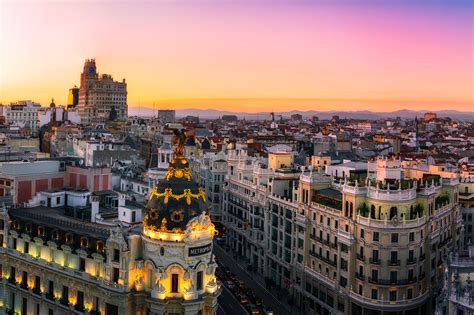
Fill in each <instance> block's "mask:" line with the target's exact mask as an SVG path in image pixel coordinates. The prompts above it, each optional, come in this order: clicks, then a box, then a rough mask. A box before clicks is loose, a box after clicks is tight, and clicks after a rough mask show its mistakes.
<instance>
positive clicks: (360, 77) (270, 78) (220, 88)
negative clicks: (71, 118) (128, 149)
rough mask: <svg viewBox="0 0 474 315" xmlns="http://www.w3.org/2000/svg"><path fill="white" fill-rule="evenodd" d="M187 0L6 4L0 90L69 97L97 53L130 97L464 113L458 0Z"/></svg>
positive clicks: (1, 96)
mask: <svg viewBox="0 0 474 315" xmlns="http://www.w3.org/2000/svg"><path fill="white" fill-rule="evenodd" d="M195 3H196V2H193V3H190V2H186V1H177V2H173V3H171V2H167V1H161V2H157V3H156V2H155V3H152V2H148V1H144V2H142V3H140V6H136V5H133V3H132V2H130V1H121V2H120V3H111V2H108V1H105V2H96V1H88V2H85V3H79V2H77V1H52V2H50V1H39V2H33V1H20V2H19V3H18V2H13V1H5V2H2V4H1V5H0V16H1V17H2V19H1V20H2V22H1V23H0V25H1V26H0V27H1V30H0V33H1V34H2V35H3V36H2V40H1V41H0V46H1V52H0V54H1V56H0V57H1V67H0V102H3V103H7V102H11V101H16V100H18V99H32V100H34V101H38V102H40V103H41V104H42V105H43V106H47V105H48V104H49V102H50V100H51V98H53V97H54V99H55V100H56V102H57V103H59V104H66V100H67V91H68V89H69V88H70V87H72V86H74V85H77V86H78V85H79V81H80V80H79V76H80V72H81V68H82V64H83V62H84V60H85V59H86V58H94V57H95V58H96V60H97V62H98V66H97V70H98V72H99V73H107V74H112V75H113V76H114V79H115V80H121V79H122V78H126V80H127V84H128V93H129V95H128V104H129V106H131V107H134V106H142V107H149V108H152V107H153V106H155V108H156V109H159V108H161V109H165V108H176V109H184V108H200V109H206V108H213V109H222V110H232V111H235V110H236V109H239V110H241V111H242V112H258V111H272V110H275V111H286V110H322V111H328V110H341V109H344V110H371V111H374V110H379V109H380V107H381V106H384V107H383V109H384V111H395V110H399V109H414V110H420V109H430V110H434V111H436V110H443V109H457V110H460V111H472V108H473V104H474V95H473V89H472V86H473V73H474V71H473V67H474V64H473V60H472V55H473V51H472V27H473V18H472V12H473V11H472V8H473V7H472V3H470V2H468V1H455V2H450V4H440V3H436V4H430V2H429V1H418V2H416V4H409V2H408V1H396V2H392V3H391V4H381V3H380V2H377V1H358V2H357V4H355V2H351V4H349V2H347V1H346V2H341V1H339V2H337V3H334V2H331V3H329V2H323V1H318V2H305V1H300V2H297V3H296V4H290V2H289V1H277V2H270V1H260V2H258V3H257V4H252V3H250V2H249V1H231V2H225V3H218V2H217V1H199V2H198V4H195ZM25 21H28V22H26V23H25ZM83 21H88V23H87V24H85V25H84V24H82V22H83ZM124 21H125V22H124ZM33 28H34V29H35V32H34V33H33V32H31V30H32V29H33ZM153 104H154V105H153Z"/></svg>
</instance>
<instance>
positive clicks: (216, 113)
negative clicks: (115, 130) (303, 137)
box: [129, 107, 474, 120]
mask: <svg viewBox="0 0 474 315" xmlns="http://www.w3.org/2000/svg"><path fill="white" fill-rule="evenodd" d="M156 112H157V111H156V110H153V109H151V108H147V107H129V115H130V116H135V115H136V116H142V117H149V116H153V114H154V113H155V114H156ZM426 112H430V111H429V110H417V111H413V110H408V109H402V110H397V111H394V112H371V111H327V112H326V111H325V112H323V111H313V110H310V111H299V110H294V111H289V112H275V119H276V120H277V119H279V118H280V115H282V116H283V118H288V117H290V116H291V115H293V114H300V115H302V116H303V117H305V118H309V117H312V116H317V117H318V118H319V119H331V118H332V116H334V115H337V116H339V117H340V118H352V119H370V120H375V119H383V118H396V117H400V118H402V119H406V118H411V119H413V118H415V117H416V116H417V117H423V114H424V113H426ZM434 112H435V113H437V115H438V117H450V118H453V119H459V120H474V112H460V111H456V110H441V111H434ZM188 115H189V116H199V117H200V118H202V119H216V118H219V117H222V116H223V115H236V116H237V117H238V118H239V119H242V118H244V117H245V119H249V120H265V119H267V120H269V119H271V117H270V112H259V113H239V112H231V111H222V110H216V109H195V108H190V109H179V110H176V117H178V118H181V117H185V116H188Z"/></svg>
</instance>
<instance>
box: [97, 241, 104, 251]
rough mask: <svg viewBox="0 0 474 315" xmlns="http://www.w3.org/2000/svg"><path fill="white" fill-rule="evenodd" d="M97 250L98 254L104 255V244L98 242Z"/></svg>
mask: <svg viewBox="0 0 474 315" xmlns="http://www.w3.org/2000/svg"><path fill="white" fill-rule="evenodd" d="M96 249H97V251H98V252H100V253H103V252H104V242H102V241H98V242H97V244H96Z"/></svg>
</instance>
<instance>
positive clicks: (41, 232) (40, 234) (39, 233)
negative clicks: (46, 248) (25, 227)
mask: <svg viewBox="0 0 474 315" xmlns="http://www.w3.org/2000/svg"><path fill="white" fill-rule="evenodd" d="M38 236H44V227H42V226H40V227H38Z"/></svg>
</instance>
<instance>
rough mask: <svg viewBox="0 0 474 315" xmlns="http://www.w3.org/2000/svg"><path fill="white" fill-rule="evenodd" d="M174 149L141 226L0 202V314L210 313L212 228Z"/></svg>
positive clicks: (216, 289)
mask: <svg viewBox="0 0 474 315" xmlns="http://www.w3.org/2000/svg"><path fill="white" fill-rule="evenodd" d="M180 148H182V146H179V145H178V150H177V151H176V152H175V154H174V157H173V160H172V161H171V163H170V168H169V174H172V175H170V176H167V179H164V180H163V181H161V182H160V183H159V184H158V185H157V187H155V188H154V190H153V192H152V193H151V194H150V199H149V201H148V203H147V205H146V206H145V218H144V221H143V224H135V225H127V226H125V225H123V224H117V222H116V221H115V222H111V221H109V222H107V221H106V220H105V221H102V222H101V223H98V222H95V220H94V219H93V218H95V217H96V216H91V215H90V212H92V210H93V209H90V208H87V207H83V208H81V209H79V208H77V207H76V208H75V209H74V211H73V212H74V214H72V212H71V210H72V209H70V208H67V207H66V206H64V205H61V204H58V205H56V203H53V204H51V206H50V205H48V207H45V206H44V205H43V204H42V205H40V206H33V205H30V206H29V207H15V208H12V209H8V210H7V209H6V208H2V209H0V244H1V247H0V275H1V281H0V314H3V313H7V314H14V313H15V312H17V313H19V314H54V315H56V314H105V315H115V314H117V315H118V314H123V315H125V314H127V315H128V314H151V315H158V314H183V315H184V314H186V315H191V314H192V315H211V314H215V313H216V311H217V297H218V295H219V294H220V285H219V284H218V282H217V280H216V278H215V275H214V272H215V269H216V267H217V265H216V263H215V261H214V256H213V254H212V240H213V237H214V235H215V228H214V225H213V224H212V223H211V221H210V217H209V216H208V214H207V213H206V212H205V206H204V204H205V203H204V202H205V200H206V196H205V193H204V192H203V191H202V189H200V187H199V186H198V185H197V184H196V183H194V182H193V181H192V179H191V178H190V177H189V176H187V174H188V173H189V165H188V163H187V161H186V160H185V159H184V157H183V156H182V150H181V151H180ZM86 199H87V198H86ZM92 202H93V203H94V200H92ZM124 206H126V205H124ZM95 211H98V213H99V214H101V215H102V213H103V212H102V210H101V209H100V208H95ZM79 213H82V214H79ZM104 216H106V213H104Z"/></svg>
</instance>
